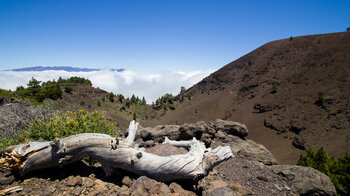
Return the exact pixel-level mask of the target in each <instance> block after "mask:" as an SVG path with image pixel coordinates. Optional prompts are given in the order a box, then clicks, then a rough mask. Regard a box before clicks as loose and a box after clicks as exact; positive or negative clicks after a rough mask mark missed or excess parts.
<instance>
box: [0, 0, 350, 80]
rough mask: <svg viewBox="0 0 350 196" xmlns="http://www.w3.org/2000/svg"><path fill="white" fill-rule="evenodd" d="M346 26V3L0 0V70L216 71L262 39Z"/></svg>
mask: <svg viewBox="0 0 350 196" xmlns="http://www.w3.org/2000/svg"><path fill="white" fill-rule="evenodd" d="M348 26H350V1H349V0H347V1H342V0H337V1H335V0H329V1H324V0H318V1H312V0H304V1H281V0H279V1H250V0H247V1H226V0H216V1H215V0H212V1H210V0H200V1H194V0H172V1H170V0H30V1H29V0H27V1H25V0H0V70H4V69H10V68H21V67H29V66H74V67H90V68H126V69H130V70H136V71H141V72H148V73H152V72H161V71H168V70H176V71H186V72H189V71H193V70H216V69H219V68H221V67H222V66H224V65H225V64H227V63H229V62H231V61H233V60H235V59H237V58H239V57H240V56H242V55H244V54H246V53H248V52H250V51H251V50H253V49H255V48H257V47H259V46H261V45H262V44H264V43H266V42H269V41H273V40H277V39H282V38H288V37H290V36H299V35H307V34H320V33H332V32H339V31H345V29H346V28H347V27H348Z"/></svg>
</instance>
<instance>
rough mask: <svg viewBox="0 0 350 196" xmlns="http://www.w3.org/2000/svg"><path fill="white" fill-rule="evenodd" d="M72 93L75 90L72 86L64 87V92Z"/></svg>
mask: <svg viewBox="0 0 350 196" xmlns="http://www.w3.org/2000/svg"><path fill="white" fill-rule="evenodd" d="M72 91H73V88H72V87H71V86H68V85H65V86H64V92H66V93H69V94H70V93H72Z"/></svg>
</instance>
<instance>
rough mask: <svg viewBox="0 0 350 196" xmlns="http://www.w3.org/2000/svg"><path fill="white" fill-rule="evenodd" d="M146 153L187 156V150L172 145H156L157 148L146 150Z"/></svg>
mask: <svg viewBox="0 0 350 196" xmlns="http://www.w3.org/2000/svg"><path fill="white" fill-rule="evenodd" d="M146 152H149V153H152V154H156V155H159V156H170V155H175V154H185V153H187V150H186V149H185V148H178V147H175V146H172V145H170V144H156V145H155V146H153V147H151V148H148V149H146Z"/></svg>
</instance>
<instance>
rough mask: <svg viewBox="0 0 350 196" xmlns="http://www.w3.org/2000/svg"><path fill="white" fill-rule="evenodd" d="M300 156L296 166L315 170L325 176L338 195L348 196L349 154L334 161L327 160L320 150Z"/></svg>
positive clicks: (349, 181)
mask: <svg viewBox="0 0 350 196" xmlns="http://www.w3.org/2000/svg"><path fill="white" fill-rule="evenodd" d="M306 152H307V154H306V155H305V156H303V155H301V156H300V158H299V160H298V165H302V166H307V167H312V168H315V169H317V170H319V171H321V172H323V173H324V174H326V175H327V176H328V177H329V178H330V179H331V180H332V182H333V184H334V186H335V188H336V189H337V193H338V194H339V195H349V194H350V153H346V154H345V156H344V157H343V158H339V159H338V160H336V159H335V158H334V157H332V158H329V157H328V154H327V152H326V151H325V150H324V149H323V148H320V149H319V150H318V151H317V152H315V151H313V150H312V149H309V150H307V151H306Z"/></svg>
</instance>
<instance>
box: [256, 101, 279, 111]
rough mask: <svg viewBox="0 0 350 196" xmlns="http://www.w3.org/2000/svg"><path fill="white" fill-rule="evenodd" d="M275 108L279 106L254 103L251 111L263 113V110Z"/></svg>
mask: <svg viewBox="0 0 350 196" xmlns="http://www.w3.org/2000/svg"><path fill="white" fill-rule="evenodd" d="M276 108H281V107H280V106H279V105H275V104H260V103H256V104H254V107H253V113H265V112H269V111H273V110H275V109H276Z"/></svg>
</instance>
